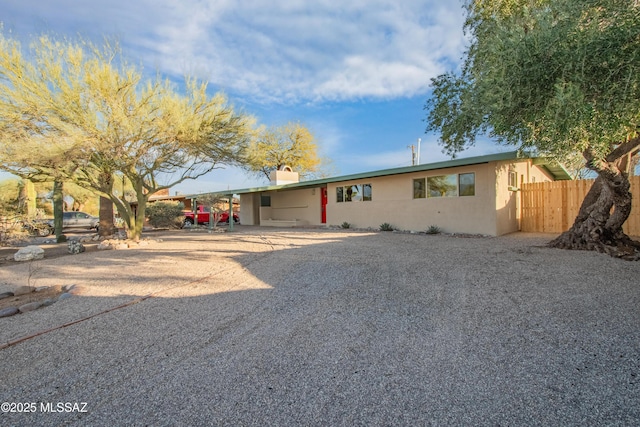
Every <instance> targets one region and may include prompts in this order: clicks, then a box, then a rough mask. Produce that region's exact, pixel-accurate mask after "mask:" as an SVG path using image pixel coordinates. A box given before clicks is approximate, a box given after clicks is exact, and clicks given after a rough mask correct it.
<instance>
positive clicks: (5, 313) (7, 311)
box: [0, 307, 20, 317]
mask: <svg viewBox="0 0 640 427" xmlns="http://www.w3.org/2000/svg"><path fill="white" fill-rule="evenodd" d="M19 312H20V310H18V309H17V308H16V307H7V308H3V309H2V310H0V317H9V316H13V315H14V314H18V313H19Z"/></svg>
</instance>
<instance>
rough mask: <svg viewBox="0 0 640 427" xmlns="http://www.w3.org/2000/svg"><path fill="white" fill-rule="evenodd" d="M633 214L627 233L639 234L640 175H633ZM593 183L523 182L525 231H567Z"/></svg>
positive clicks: (626, 224) (627, 225) (585, 181)
mask: <svg viewBox="0 0 640 427" xmlns="http://www.w3.org/2000/svg"><path fill="white" fill-rule="evenodd" d="M629 181H631V194H632V195H633V202H632V209H631V215H629V219H628V220H627V222H626V223H625V224H624V226H623V229H624V232H625V233H627V234H628V235H630V236H640V176H632V177H630V178H629ZM591 185H593V180H592V179H581V180H576V181H553V182H536V183H533V184H524V185H523V186H522V192H521V199H520V200H521V206H522V221H521V223H520V228H521V229H522V231H530V232H539V233H562V232H563V231H566V230H568V229H569V228H570V227H571V226H572V225H573V221H574V220H575V219H576V216H577V215H578V211H579V210H580V205H581V204H582V201H583V200H584V197H585V196H586V195H587V192H588V191H589V189H590V188H591Z"/></svg>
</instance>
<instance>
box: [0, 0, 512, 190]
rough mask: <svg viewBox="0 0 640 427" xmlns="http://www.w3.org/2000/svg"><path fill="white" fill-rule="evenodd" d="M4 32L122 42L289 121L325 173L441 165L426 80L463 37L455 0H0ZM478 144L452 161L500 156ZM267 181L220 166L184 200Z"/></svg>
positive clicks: (152, 66)
mask: <svg viewBox="0 0 640 427" xmlns="http://www.w3.org/2000/svg"><path fill="white" fill-rule="evenodd" d="M2 3H3V4H2V14H1V15H0V21H2V23H3V26H4V31H5V34H8V35H11V36H13V37H16V38H18V39H21V40H27V39H28V37H30V36H33V35H38V34H40V33H43V32H47V33H54V34H57V35H65V36H71V37H75V36H78V35H80V36H82V37H85V38H89V39H92V40H94V41H97V42H100V41H101V40H102V38H103V37H105V36H106V37H108V38H110V39H114V38H115V39H117V40H119V42H120V44H121V46H122V47H123V50H124V54H125V55H126V56H127V57H128V58H130V59H133V60H135V61H137V62H138V63H139V64H140V65H141V66H142V67H143V68H144V70H145V71H146V72H149V73H155V72H156V71H159V72H160V73H161V74H162V75H164V76H166V77H169V78H171V79H172V80H175V81H176V82H179V81H181V80H182V79H183V77H184V76H185V75H191V76H195V77H198V78H200V79H203V80H207V81H209V84H210V87H211V90H212V93H213V92H214V91H223V92H224V93H226V94H227V96H228V97H229V100H230V102H231V103H232V104H234V105H235V106H236V107H237V108H240V109H242V110H244V111H245V112H247V113H250V114H252V115H254V116H255V117H256V118H257V119H258V122H259V123H261V124H265V125H267V126H271V125H276V126H279V125H284V124H286V123H287V122H289V121H298V122H300V123H302V124H303V125H305V126H307V127H308V128H309V129H310V130H311V131H312V133H313V134H314V135H315V137H316V142H317V144H318V146H319V148H320V152H321V155H323V156H324V157H327V158H329V159H331V160H332V175H344V174H351V173H357V172H364V171H371V170H377V169H385V168H392V167H399V166H407V165H410V164H411V150H410V148H408V146H410V145H412V144H414V145H415V144H417V140H418V138H421V139H422V144H421V163H430V162H434V161H440V160H446V159H448V157H447V156H446V155H445V154H443V153H442V149H441V147H440V146H439V145H438V142H437V141H438V136H437V135H434V134H428V135H427V134H425V133H424V129H425V122H424V117H425V112H424V110H423V106H424V104H425V101H426V99H427V98H428V96H429V84H430V79H431V78H432V77H435V76H437V75H438V74H441V73H443V72H445V71H448V70H453V69H455V68H456V67H458V66H459V61H460V57H461V56H462V54H463V52H464V49H465V45H466V41H465V36H464V33H463V30H462V25H463V20H464V15H463V10H462V4H461V2H460V1H459V0H451V1H442V0H403V1H401V2H399V1H396V0H347V1H341V2H340V1H337V0H315V1H307V0H244V1H239V0H197V1H196V0H191V1H189V0H184V1H176V0H109V1H105V0H94V1H86V0H48V1H42V0H3V2H2ZM508 149H509V148H507V147H501V146H497V145H495V144H493V143H491V142H486V141H485V142H483V143H480V144H478V145H477V146H476V147H474V148H472V149H470V150H468V151H466V152H463V153H461V154H460V155H459V156H460V157H467V156H473V155H481V154H490V153H495V152H498V151H505V150H508ZM262 184H264V181H262V180H260V179H259V178H257V177H255V176H251V175H247V174H246V173H244V172H242V171H240V170H236V169H232V168H227V169H226V170H216V171H214V172H212V173H211V174H209V175H207V176H205V177H202V178H200V179H198V180H197V181H195V182H194V181H187V182H185V183H183V184H180V185H179V186H176V187H175V188H174V191H176V190H177V191H181V192H182V193H197V192H203V191H216V190H226V189H233V188H245V187H249V186H253V185H262Z"/></svg>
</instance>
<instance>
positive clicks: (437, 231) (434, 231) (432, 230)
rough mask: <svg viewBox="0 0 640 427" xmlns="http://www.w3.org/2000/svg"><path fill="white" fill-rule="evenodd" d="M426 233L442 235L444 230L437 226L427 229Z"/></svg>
mask: <svg viewBox="0 0 640 427" xmlns="http://www.w3.org/2000/svg"><path fill="white" fill-rule="evenodd" d="M426 233H427V234H440V233H442V230H441V229H440V227H438V226H437V225H430V226H429V228H427V231H426Z"/></svg>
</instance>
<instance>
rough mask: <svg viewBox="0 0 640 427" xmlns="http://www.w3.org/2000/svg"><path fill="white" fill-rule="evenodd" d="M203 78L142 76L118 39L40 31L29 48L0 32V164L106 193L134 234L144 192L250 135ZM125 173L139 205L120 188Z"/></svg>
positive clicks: (237, 149)
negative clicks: (180, 85)
mask: <svg viewBox="0 0 640 427" xmlns="http://www.w3.org/2000/svg"><path fill="white" fill-rule="evenodd" d="M252 124H253V121H252V119H251V117H249V116H247V115H245V114H242V113H238V112H236V111H235V110H234V108H233V107H232V106H230V105H229V104H228V102H227V99H226V98H225V97H224V96H223V95H221V94H215V95H213V96H209V94H208V89H207V84H206V83H204V82H198V81H196V80H194V79H190V78H187V79H186V82H185V87H184V89H183V90H182V91H178V90H177V88H176V87H175V85H174V84H172V83H171V82H170V81H168V80H165V79H163V78H161V77H160V76H155V77H154V78H144V76H143V74H142V72H141V71H139V70H138V69H137V68H136V67H134V66H131V65H130V64H128V63H127V62H126V61H125V59H124V58H123V55H122V54H121V52H120V50H119V49H118V47H117V46H113V45H111V44H109V43H105V44H104V45H103V46H96V45H94V44H92V43H89V42H84V41H79V42H78V41H76V42H73V41H68V40H54V39H52V38H50V37H40V38H38V39H36V40H34V41H33V42H32V43H31V45H30V49H29V50H28V51H27V53H23V49H22V47H21V45H20V43H19V42H17V41H15V40H12V39H8V38H6V37H4V36H2V35H0V139H1V140H2V142H3V144H2V146H1V149H0V167H1V168H3V169H5V170H8V171H10V172H14V173H17V174H19V175H21V176H25V175H40V176H42V175H44V176H59V175H62V176H63V177H64V179H65V180H68V181H71V182H74V183H75V184H77V185H79V186H81V187H83V188H88V189H91V190H92V191H94V192H95V193H96V194H97V195H99V196H102V197H106V198H108V199H109V200H111V201H112V202H113V203H114V205H115V206H116V209H117V211H118V213H119V214H120V216H121V217H122V219H123V220H124V222H125V224H126V226H127V229H128V236H129V238H132V239H139V237H140V234H141V232H142V227H143V224H144V220H145V209H146V205H147V201H148V198H149V197H150V196H151V195H152V194H153V193H155V192H157V191H159V190H162V189H166V188H169V187H171V186H174V185H176V184H178V183H180V182H183V181H185V180H188V179H196V178H198V177H200V176H202V175H204V174H206V173H209V172H210V171H212V170H213V169H215V168H217V167H220V166H221V164H228V163H232V162H235V161H236V160H237V159H238V158H240V157H241V154H242V152H243V150H244V148H245V146H246V145H247V144H248V141H249V140H250V138H251V137H252V135H253V130H252V129H253V127H252ZM119 176H124V177H125V178H126V180H127V182H128V183H129V184H130V185H131V188H132V189H133V192H134V193H135V199H136V201H137V207H136V209H135V210H134V209H133V208H132V206H131V204H130V203H129V202H128V201H127V200H125V199H124V197H123V196H122V194H121V193H119V192H118V191H117V188H118V187H117V186H116V185H115V180H116V177H119Z"/></svg>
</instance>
